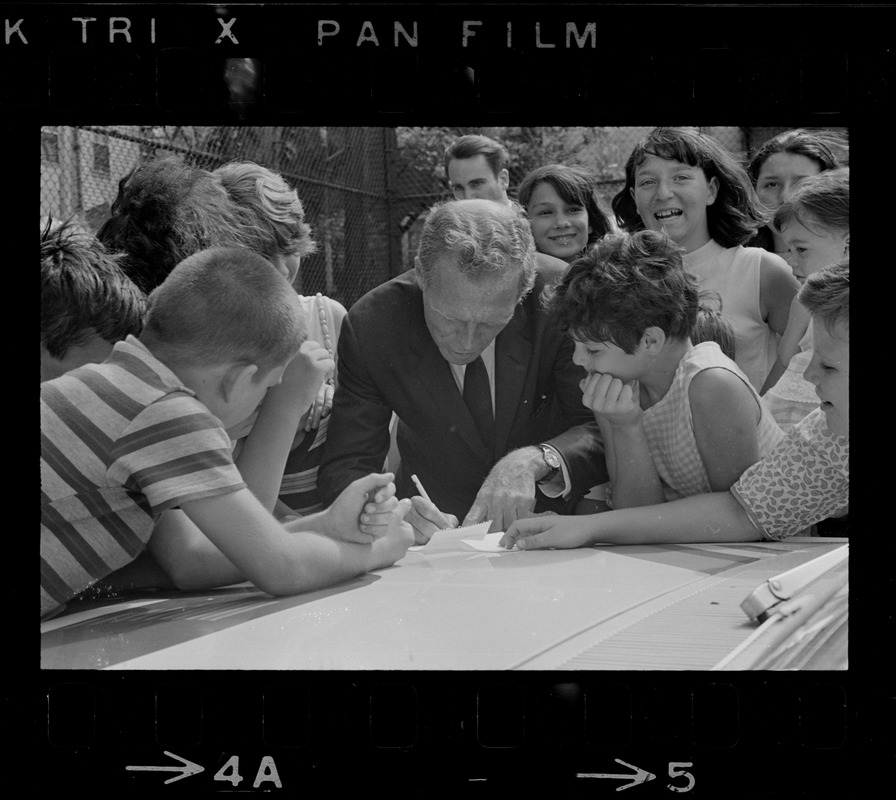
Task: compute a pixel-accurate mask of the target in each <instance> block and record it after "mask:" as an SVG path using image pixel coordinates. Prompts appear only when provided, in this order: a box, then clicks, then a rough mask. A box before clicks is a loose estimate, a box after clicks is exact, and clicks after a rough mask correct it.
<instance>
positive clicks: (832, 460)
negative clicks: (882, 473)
mask: <svg viewBox="0 0 896 800" xmlns="http://www.w3.org/2000/svg"><path fill="white" fill-rule="evenodd" d="M730 491H731V493H732V494H733V495H734V497H735V498H736V499H737V501H738V502H739V503H740V504H741V506H742V507H743V508H744V510H745V511H746V513H747V515H748V516H749V518H750V521H751V522H752V523H753V524H754V525H755V526H756V527H757V528H758V530H759V531H760V533H761V534H762V535H763V536H764V537H765V538H767V539H783V538H785V537H787V536H793V535H794V534H797V533H799V532H800V531H802V530H804V529H805V528H807V527H809V526H810V525H813V524H815V523H816V522H818V521H820V520H822V519H825V518H826V517H829V516H831V515H833V514H835V513H837V512H839V511H841V510H842V509H843V508H844V507H846V506H847V505H848V503H849V439H848V438H847V437H845V436H836V435H833V434H831V433H830V432H829V431H828V430H827V426H826V423H825V417H824V413H823V412H822V411H821V410H820V409H816V411H813V412H812V413H811V414H810V415H809V416H807V417H806V418H805V419H804V420H803V421H802V422H801V423H800V424H799V425H797V426H796V427H795V428H794V429H793V430H791V431H790V432H789V433H788V435H787V436H786V437H785V438H784V439H782V440H781V442H780V443H779V444H778V446H777V447H776V448H775V449H774V450H773V451H772V452H771V453H770V454H769V455H768V456H767V457H766V458H764V459H762V460H761V461H758V462H757V463H755V464H754V465H753V466H751V467H750V468H748V469H747V470H746V471H745V472H744V473H743V475H741V477H740V478H739V479H738V481H737V482H736V483H735V484H734V485H733V486H732V487H731V490H730Z"/></svg>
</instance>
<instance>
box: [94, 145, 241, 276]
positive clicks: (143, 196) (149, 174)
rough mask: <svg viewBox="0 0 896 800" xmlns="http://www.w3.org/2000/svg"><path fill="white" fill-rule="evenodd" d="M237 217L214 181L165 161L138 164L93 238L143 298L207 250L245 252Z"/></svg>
mask: <svg viewBox="0 0 896 800" xmlns="http://www.w3.org/2000/svg"><path fill="white" fill-rule="evenodd" d="M239 221H240V217H239V215H238V214H237V213H236V212H235V211H234V206H233V204H232V203H231V202H230V200H229V198H228V197H227V193H226V192H225V191H224V188H223V187H222V186H221V184H220V182H219V181H218V179H217V178H215V177H213V176H212V174H211V173H210V172H208V171H206V170H204V169H199V168H198V167H192V166H189V165H188V164H184V163H183V162H181V161H180V160H179V159H177V158H175V157H173V156H168V157H164V158H155V159H151V160H149V161H146V162H144V163H143V164H141V165H139V166H138V167H136V168H135V169H134V170H132V171H131V172H130V173H129V174H127V175H126V176H125V177H124V178H122V179H121V181H119V184H118V196H117V197H116V198H115V201H114V202H113V203H112V214H111V216H110V217H109V219H108V220H106V222H105V223H104V224H103V226H102V227H101V228H100V230H99V231H98V232H97V237H98V238H99V239H100V241H102V242H103V243H104V244H105V245H106V247H107V248H108V249H110V250H115V251H120V252H122V253H124V258H123V259H122V267H123V268H124V270H125V271H126V272H127V273H128V275H130V277H131V279H132V280H133V281H134V282H135V283H136V284H137V285H138V286H140V287H141V288H142V289H143V290H144V291H145V292H147V293H149V292H151V291H152V290H153V289H155V287H156V286H158V285H159V284H160V283H161V282H162V281H163V280H165V278H166V276H167V275H168V273H169V272H171V270H172V269H174V267H175V265H176V264H178V263H179V262H181V261H182V260H183V259H184V258H186V257H187V256H189V255H192V254H193V253H196V252H198V251H199V250H203V249H205V248H208V247H212V246H222V245H229V246H244V247H245V246H247V243H246V242H245V241H244V240H243V239H242V238H241V231H242V227H241V226H240V225H239V224H238V223H239Z"/></svg>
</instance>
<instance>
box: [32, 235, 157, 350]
mask: <svg viewBox="0 0 896 800" xmlns="http://www.w3.org/2000/svg"><path fill="white" fill-rule="evenodd" d="M145 310H146V296H145V295H144V293H143V292H142V291H140V289H139V288H138V287H137V286H136V285H135V284H134V283H133V281H131V279H130V278H129V277H128V276H127V275H126V274H125V272H124V270H123V269H122V267H121V256H120V255H118V254H113V253H109V252H108V251H107V250H106V248H105V247H104V246H103V244H102V243H101V242H100V241H99V240H98V239H97V238H96V237H94V236H93V235H92V234H89V233H87V232H86V231H81V230H78V229H77V228H76V227H75V225H74V223H73V221H72V220H67V221H65V222H63V223H61V224H59V225H55V226H54V225H53V222H52V220H49V221H48V222H47V224H46V227H45V228H44V229H43V230H42V231H41V234H40V341H41V344H42V345H43V346H44V347H45V348H46V350H47V352H48V353H49V354H50V355H51V356H52V357H53V358H56V359H60V360H61V359H63V358H65V355H66V353H67V352H68V349H69V348H70V347H72V346H75V345H82V344H84V343H85V342H86V341H87V339H88V337H89V336H91V335H92V334H93V333H94V332H95V333H96V334H97V335H98V336H100V337H101V338H102V339H105V340H106V341H107V342H109V343H111V344H114V343H115V342H117V341H120V340H121V339H124V338H125V337H127V336H128V335H133V336H137V335H139V334H140V330H141V328H142V325H143V314H144V312H145Z"/></svg>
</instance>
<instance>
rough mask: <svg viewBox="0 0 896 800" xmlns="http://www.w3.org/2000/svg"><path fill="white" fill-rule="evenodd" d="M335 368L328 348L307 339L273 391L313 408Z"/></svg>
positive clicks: (300, 404)
mask: <svg viewBox="0 0 896 800" xmlns="http://www.w3.org/2000/svg"><path fill="white" fill-rule="evenodd" d="M335 369H336V362H335V361H334V360H333V359H332V358H331V357H330V353H329V352H328V351H327V348H325V347H323V346H322V345H320V344H318V343H317V342H315V341H314V340H312V339H306V340H305V341H304V342H303V343H302V346H301V347H300V348H299V352H298V353H297V354H296V356H295V358H293V360H292V361H290V362H289V364H288V365H287V367H286V371H285V372H284V373H283V380H282V381H281V383H280V385H279V386H275V387H274V388H273V389H271V392H277V393H278V394H280V393H282V394H286V395H288V396H289V397H290V399H291V402H293V403H296V404H297V405H298V406H299V408H303V409H305V408H307V409H311V406H312V404H313V403H314V402H315V401H316V400H317V397H318V392H319V390H320V388H321V384H323V382H324V379H325V378H326V377H327V375H331V374H332V373H333V371H334V370H335ZM312 411H313V409H312ZM319 422H320V417H318V423H319ZM306 430H307V429H306Z"/></svg>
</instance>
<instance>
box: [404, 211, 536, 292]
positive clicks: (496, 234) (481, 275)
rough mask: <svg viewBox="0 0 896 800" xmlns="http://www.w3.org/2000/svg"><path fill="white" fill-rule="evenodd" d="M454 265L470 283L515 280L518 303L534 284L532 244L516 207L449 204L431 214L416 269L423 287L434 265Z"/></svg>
mask: <svg viewBox="0 0 896 800" xmlns="http://www.w3.org/2000/svg"><path fill="white" fill-rule="evenodd" d="M446 255H451V256H454V257H455V258H456V259H457V267H458V269H459V270H460V271H461V272H462V273H463V274H464V275H466V276H467V278H469V279H471V280H474V281H486V280H506V279H508V278H512V277H514V276H516V275H518V276H519V284H520V293H519V297H520V299H522V298H523V297H524V296H525V295H526V294H527V293H528V292H529V290H530V289H531V288H532V287H533V286H534V284H535V242H534V240H533V238H532V231H531V229H530V227H529V220H528V219H526V217H525V215H524V213H523V211H522V209H520V208H519V206H514V205H503V204H501V203H495V202H493V201H492V200H449V201H447V202H444V203H438V204H436V205H435V206H433V207H432V208H431V209H430V211H429V216H428V217H427V218H426V222H425V223H424V224H423V230H422V232H421V234H420V245H419V247H418V249H417V256H416V258H415V259H414V264H415V267H416V270H417V280H418V282H419V284H420V286H422V287H426V285H427V284H428V283H429V280H430V278H431V277H432V271H433V269H434V267H435V264H436V262H437V261H438V260H440V259H441V258H442V257H444V256H446Z"/></svg>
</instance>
